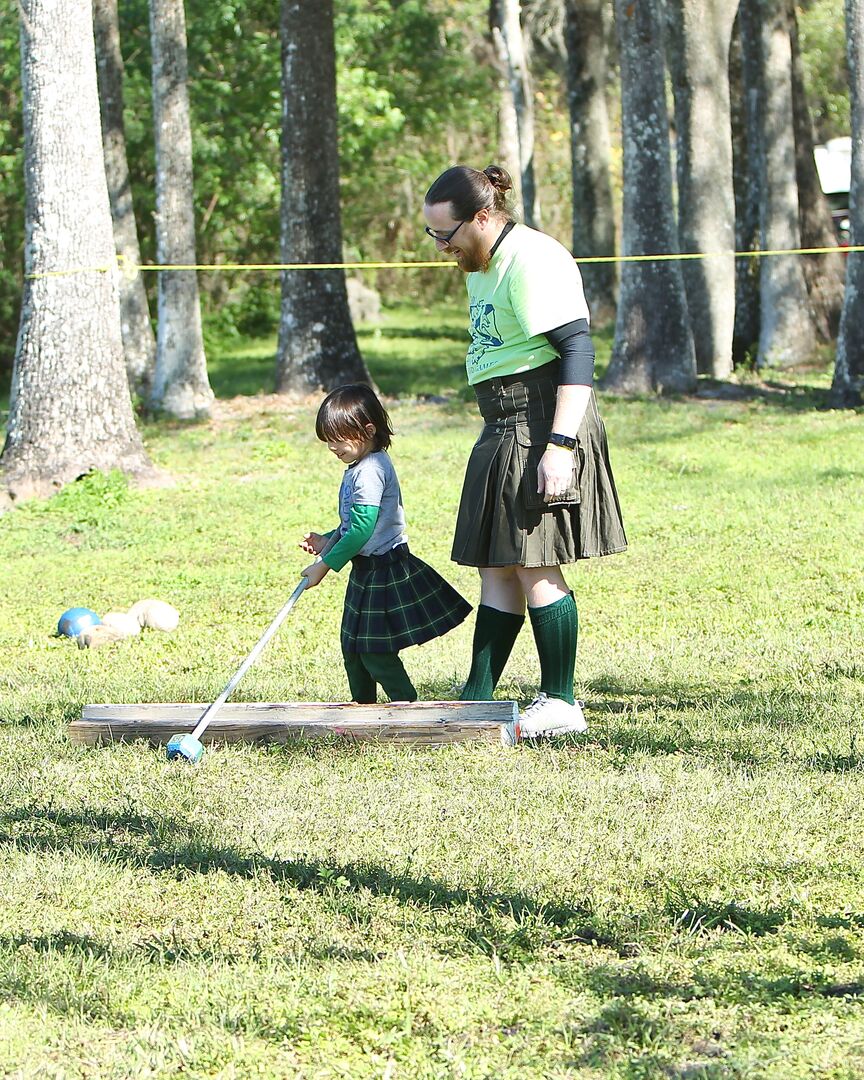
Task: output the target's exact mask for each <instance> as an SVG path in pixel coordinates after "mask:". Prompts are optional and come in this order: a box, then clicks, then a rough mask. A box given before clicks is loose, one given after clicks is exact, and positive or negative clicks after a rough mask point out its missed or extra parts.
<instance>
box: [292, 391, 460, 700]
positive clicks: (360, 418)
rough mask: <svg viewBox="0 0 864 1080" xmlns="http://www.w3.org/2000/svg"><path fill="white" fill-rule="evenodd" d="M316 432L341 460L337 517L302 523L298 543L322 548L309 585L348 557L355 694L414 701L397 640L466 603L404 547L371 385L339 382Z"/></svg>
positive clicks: (437, 628) (346, 641) (429, 629)
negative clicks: (331, 523)
mask: <svg viewBox="0 0 864 1080" xmlns="http://www.w3.org/2000/svg"><path fill="white" fill-rule="evenodd" d="M315 432H316V434H317V436H318V438H319V439H321V440H322V442H326V443H327V447H328V449H329V450H331V451H332V453H334V454H335V455H336V457H338V458H339V460H340V461H342V462H344V463H345V465H347V468H346V470H345V473H344V475H343V477H342V483H341V485H340V488H339V526H338V528H336V529H333V530H331V531H330V532H328V533H306V535H305V536H304V537H303V540H302V541H301V542H300V546H301V547H302V548H303V550H304V551H307V552H309V553H310V554H313V555H320V556H321V559H320V561H317V562H314V563H312V565H311V566H307V567H306V569H305V570H304V571H303V572H302V573H303V576H304V577H305V578H306V579H307V581H308V582H309V586H310V587H311V586H315V585H317V584H319V582H321V581H322V580H323V579H324V577H325V576H326V575H327V574H328V573H329V571H330V570H337V571H338V570H341V569H342V568H343V567H344V566H345V565H346V564H347V563H348V562H349V561H350V562H351V564H352V565H351V575H350V577H349V578H348V588H347V589H346V590H345V603H344V607H343V611H342V629H341V634H340V638H341V644H342V659H343V661H344V663H345V671H346V673H347V675H348V685H349V687H350V689H351V696H352V698H353V699H354V701H357V702H361V703H367V704H372V703H374V702H375V699H376V696H377V688H378V686H379V685H380V686H381V688H382V689H383V691H384V693H385V694H386V695H387V697H388V698H389V699H390V700H391V701H416V700H417V691H416V690H415V689H414V686H413V684H412V682H411V680H410V678H409V677H408V673H407V672H406V671H405V666H404V664H403V663H402V660H401V658H400V656H399V651H400V650H401V649H405V648H407V647H408V646H409V645H420V644H422V643H423V642H424V641H430V640H431V639H432V638H434V637H439V636H440V635H441V634H446V633H447V631H448V630H452V629H453V627H454V626H457V625H458V624H459V623H460V622H462V621H463V619H465V618H466V617H467V615H468V613H469V612H470V610H471V605H470V604H469V603H468V602H467V601H466V600H464V599H463V598H462V597H461V596H460V595H459V593H457V592H456V590H455V589H454V588H453V587H452V586H451V585H450V584H448V582H446V581H445V580H444V578H442V577H441V575H440V574H439V573H437V572H436V571H435V570H433V569H432V567H431V566H428V565H427V564H426V563H425V562H423V560H422V559H418V558H417V557H416V555H412V553H411V552H410V551H409V550H408V543H407V537H406V534H405V512H404V509H403V507H402V493H401V491H400V488H399V480H398V479H397V477H396V470H395V469H394V468H393V462H392V461H391V460H390V455H389V454H388V453H387V448H388V447H389V446H390V440H391V438H392V436H393V430H392V428H391V426H390V418H389V417H388V416H387V413H386V411H385V409H384V406H383V405H382V404H381V402H380V401H379V400H378V398H377V396H376V395H375V393H374V392H373V391H372V390H371V389H370V388H369V387H368V386H365V385H363V384H354V385H350V386H341V387H339V388H338V389H337V390H334V391H333V392H332V393H330V394H328V395H327V397H326V398H325V399H324V401H323V402H322V403H321V407H320V408H319V410H318V417H317V420H316V423H315Z"/></svg>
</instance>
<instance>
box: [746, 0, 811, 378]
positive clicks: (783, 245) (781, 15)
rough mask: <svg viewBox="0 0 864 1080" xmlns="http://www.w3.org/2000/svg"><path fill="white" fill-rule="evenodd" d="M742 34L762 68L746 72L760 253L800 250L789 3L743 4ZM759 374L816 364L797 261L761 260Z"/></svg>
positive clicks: (760, 1) (787, 258)
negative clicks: (755, 138)
mask: <svg viewBox="0 0 864 1080" xmlns="http://www.w3.org/2000/svg"><path fill="white" fill-rule="evenodd" d="M740 24H741V33H742V35H743V36H744V37H746V38H748V39H749V40H748V42H747V44H746V46H745V48H748V49H749V48H752V49H753V50H754V52H756V54H757V57H758V63H756V64H752V65H751V64H748V63H745V65H744V76H745V79H747V78H749V77H752V76H755V77H756V84H755V85H748V86H747V90H748V93H753V94H754V97H755V103H756V105H755V107H756V114H757V118H758V128H759V136H760V138H759V142H758V144H757V146H756V147H755V150H756V158H757V163H758V168H759V192H760V208H759V242H760V244H761V245H762V249H763V250H768V251H776V250H787V249H790V248H791V249H794V248H799V247H800V246H801V230H800V228H799V225H798V185H797V183H796V182H795V135H794V131H793V128H792V46H791V42H790V39H789V25H788V21H787V17H786V0H741V8H740ZM760 312H761V322H760V328H759V353H758V357H757V363H758V365H759V366H760V367H769V366H771V367H773V366H776V367H791V366H793V365H795V364H800V363H803V362H804V361H806V360H810V359H812V356H813V350H814V347H815V344H816V338H815V333H814V331H813V313H812V310H811V308H810V301H809V297H808V295H807V285H806V283H805V281H804V270H803V268H802V266H801V257H800V255H772V256H767V257H763V259H762V266H761V270H760Z"/></svg>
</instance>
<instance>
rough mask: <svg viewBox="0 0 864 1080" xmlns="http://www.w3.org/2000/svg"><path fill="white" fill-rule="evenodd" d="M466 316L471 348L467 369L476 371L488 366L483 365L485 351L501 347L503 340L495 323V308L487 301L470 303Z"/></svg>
mask: <svg viewBox="0 0 864 1080" xmlns="http://www.w3.org/2000/svg"><path fill="white" fill-rule="evenodd" d="M468 315H469V318H470V320H471V347H470V348H469V349H468V356H467V362H468V366H469V368H471V369H472V370H474V371H477V370H479V369H481V368H483V367H487V366H488V364H483V357H484V356H485V354H486V350H487V349H494V348H497V347H499V346H501V345H503V344H504V339H503V338H502V337H501V334H500V332H499V330H498V326H497V324H496V322H495V308H494V306H493V305H492V304H490V303H489V301H488V300H474V301H472V302H471V303H470V305H469V307H468ZM490 362H491V361H490Z"/></svg>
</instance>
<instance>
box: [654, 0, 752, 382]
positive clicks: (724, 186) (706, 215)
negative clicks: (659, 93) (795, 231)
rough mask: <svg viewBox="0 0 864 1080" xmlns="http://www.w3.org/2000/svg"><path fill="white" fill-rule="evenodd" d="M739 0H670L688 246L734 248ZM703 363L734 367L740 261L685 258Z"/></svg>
mask: <svg viewBox="0 0 864 1080" xmlns="http://www.w3.org/2000/svg"><path fill="white" fill-rule="evenodd" d="M737 8H738V0H668V2H667V4H666V13H667V26H668V31H669V32H668V35H667V45H668V50H667V54H668V58H669V67H670V72H671V75H672V88H673V90H674V94H675V132H676V145H677V151H678V152H677V170H678V235H679V240H680V243H681V246H682V248H683V250H684V251H686V252H697V251H698V252H726V251H728V252H732V251H733V250H734V243H735V195H734V189H733V185H732V138H731V114H730V108H729V43H730V40H731V36H732V24H733V22H734V20H735V12H736V10H737ZM682 273H683V275H684V285H685V288H686V290H687V307H688V310H689V312H690V321H691V325H692V326H693V327H698V333H695V334H694V344H695V348H696V367H697V369H698V371H699V372H701V373H702V374H705V375H713V376H714V377H715V378H718V379H723V378H726V377H727V376H728V375H729V374H730V372H731V371H732V334H733V330H734V326H735V260H734V257H733V256H732V255H731V254H730V255H728V256H725V255H724V256H722V257H718V256H715V257H712V258H709V259H701V260H695V259H694V260H687V261H685V262H684V263H682Z"/></svg>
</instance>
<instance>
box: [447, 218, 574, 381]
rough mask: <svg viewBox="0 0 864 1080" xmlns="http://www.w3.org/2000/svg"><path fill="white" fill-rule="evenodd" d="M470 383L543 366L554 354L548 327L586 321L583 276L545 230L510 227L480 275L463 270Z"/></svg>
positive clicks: (565, 252)
mask: <svg viewBox="0 0 864 1080" xmlns="http://www.w3.org/2000/svg"><path fill="white" fill-rule="evenodd" d="M466 284H467V287H468V312H469V318H470V321H471V327H470V330H471V345H470V348H469V349H468V355H467V356H466V358H465V367H466V369H467V371H468V382H469V384H470V385H471V386H473V385H474V384H475V383H478V382H483V381H484V380H486V379H492V378H495V377H498V376H502V375H516V374H518V373H519V372H521V371H531V370H532V369H533V368H537V367H541V366H542V365H543V364H548V363H549V361H550V360H554V358H555V357H556V356H557V355H558V354H557V352H556V351H555V349H554V348H553V347H552V346H551V345H550V344H549V342H548V341H547V340H546V338H545V337H544V336H543V335H544V334H545V333H546V331H547V330H554V329H555V327H556V326H564V325H565V324H566V323H569V322H574V321H575V320H576V319H587V318H588V317H589V315H588V305H587V303H586V302H585V293H584V292H583V290H582V275H581V274H580V273H579V267H578V266H577V265H576V263H575V261H574V259H573V256H572V255H571V254H570V252H569V251H568V250H567V249H566V248H565V247H564V246H563V245H562V244H559V243H558V241H557V240H555V239H553V237H551V236H547V235H546V233H541V232H537V231H536V230H535V229H529V228H528V226H527V225H514V226H513V228H512V229H511V231H510V232H509V233H508V234H507V235H506V236H505V237H504V239H503V240H502V241H501V244H500V246H499V248H498V250H497V251H496V252H495V254H494V255H493V256H492V262H491V263H490V264H489V269H488V270H487V271H486V272H485V273H482V274H481V273H473V274H468V275H467V278H466Z"/></svg>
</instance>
